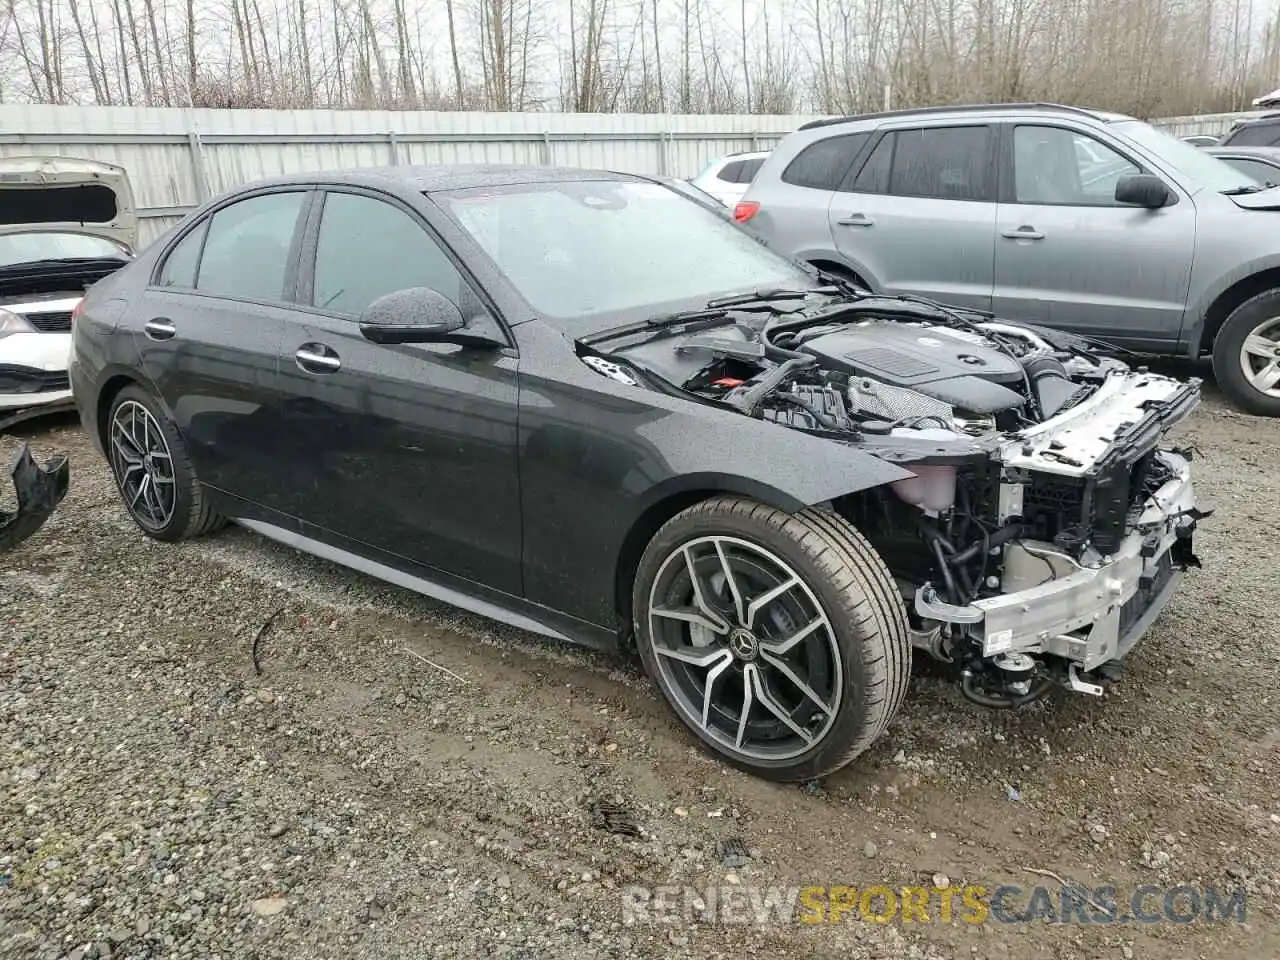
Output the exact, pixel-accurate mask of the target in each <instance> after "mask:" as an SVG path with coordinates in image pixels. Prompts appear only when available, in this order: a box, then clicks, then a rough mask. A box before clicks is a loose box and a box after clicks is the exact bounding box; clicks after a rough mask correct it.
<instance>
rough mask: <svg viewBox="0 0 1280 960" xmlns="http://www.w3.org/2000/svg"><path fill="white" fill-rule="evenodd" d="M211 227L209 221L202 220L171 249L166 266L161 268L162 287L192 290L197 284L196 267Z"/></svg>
mask: <svg viewBox="0 0 1280 960" xmlns="http://www.w3.org/2000/svg"><path fill="white" fill-rule="evenodd" d="M208 229H209V221H208V220H204V221H202V222H201V223H200V224H199V225H198V226H197V227H196V228H195V229H194V230H190V231H188V232H187V235H186V236H185V237H183V238H182V239H181V240H179V241H178V244H177V246H175V247H174V248H173V249H172V250H170V251H169V256H168V257H166V258H165V261H164V266H163V267H161V268H160V277H159V282H160V286H162V287H180V288H182V289H184V290H191V289H194V288H195V285H196V267H197V266H198V265H199V260H200V246H201V245H202V244H203V243H204V235H205V231H207V230H208Z"/></svg>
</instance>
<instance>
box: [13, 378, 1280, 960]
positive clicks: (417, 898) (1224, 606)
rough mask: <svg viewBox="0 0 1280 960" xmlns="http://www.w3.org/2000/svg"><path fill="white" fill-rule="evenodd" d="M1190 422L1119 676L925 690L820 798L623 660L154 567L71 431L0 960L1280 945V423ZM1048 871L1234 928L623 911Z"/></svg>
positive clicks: (319, 583) (186, 562)
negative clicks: (988, 703)
mask: <svg viewBox="0 0 1280 960" xmlns="http://www.w3.org/2000/svg"><path fill="white" fill-rule="evenodd" d="M1183 433H1184V434H1185V435H1186V436H1187V437H1188V438H1189V439H1191V440H1192V441H1194V442H1195V443H1196V444H1197V446H1198V447H1199V448H1200V450H1201V451H1202V452H1203V459H1201V460H1198V461H1197V467H1198V481H1199V485H1200V488H1201V491H1202V495H1203V496H1204V497H1205V498H1206V499H1207V500H1209V501H1210V503H1211V504H1213V505H1215V506H1216V507H1217V508H1218V513H1217V515H1216V516H1215V517H1213V518H1212V519H1211V520H1210V521H1208V522H1207V523H1205V524H1204V525H1203V526H1202V531H1203V532H1202V535H1201V537H1200V541H1199V544H1198V552H1199V553H1200V555H1201V556H1202V558H1203V560H1204V564H1205V565H1204V569H1203V570H1202V571H1200V572H1197V573H1194V574H1193V575H1191V576H1189V577H1188V579H1187V580H1186V581H1185V582H1184V586H1183V589H1182V590H1181V592H1180V594H1179V596H1178V597H1177V598H1176V599H1175V600H1174V602H1173V604H1172V605H1171V607H1170V608H1169V609H1168V611H1167V612H1166V614H1165V615H1164V617H1163V618H1162V619H1161V620H1160V621H1159V623H1158V624H1157V625H1156V627H1155V628H1154V630H1153V632H1152V633H1151V634H1150V635H1149V636H1148V638H1147V639H1146V641H1145V642H1144V644H1143V645H1142V646H1141V647H1140V648H1139V652H1138V653H1137V654H1136V655H1135V657H1134V660H1133V663H1132V665H1131V667H1130V668H1129V671H1128V674H1127V676H1126V678H1125V680H1124V682H1123V683H1122V684H1121V685H1119V686H1117V687H1116V688H1114V689H1113V690H1112V692H1110V693H1109V694H1108V695H1107V697H1105V698H1104V699H1103V700H1102V701H1095V700H1092V699H1091V698H1085V697H1067V696H1056V697H1055V698H1053V699H1052V700H1051V701H1050V702H1048V703H1047V704H1043V705H1036V706H1035V707H1033V708H1031V709H1028V710H1026V711H1021V712H1017V713H1014V714H1007V713H994V712H989V711H984V710H982V709H980V708H977V707H974V706H971V705H969V704H968V703H966V702H965V701H964V700H963V699H961V698H960V697H959V695H958V694H957V693H956V691H955V690H954V689H953V688H952V687H951V686H950V685H948V684H946V683H944V682H943V681H942V680H941V679H939V677H938V676H937V675H936V674H935V673H933V672H932V671H930V670H928V669H919V668H918V669H917V671H916V676H915V678H914V679H913V682H912V689H911V692H910V695H909V698H908V700H907V703H906V706H905V707H904V709H903V712H902V713H901V714H900V716H899V718H898V720H897V721H896V722H895V724H894V726H893V728H892V729H891V730H890V732H889V734H888V735H887V736H886V737H885V738H884V740H883V741H882V742H881V743H879V744H878V745H877V746H876V747H875V748H873V749H872V750H871V751H870V752H869V753H868V754H867V755H865V756H864V757H863V758H862V759H861V760H859V761H858V762H856V763H855V764H854V765H853V766H852V768H849V769H846V770H845V771H842V772H841V773H840V774H838V775H836V776H834V777H832V778H830V779H829V780H828V781H826V782H825V783H823V784H820V785H819V784H814V785H809V786H808V787H807V788H801V787H795V786H777V785H772V784H769V783H765V782H763V781H760V780H755V779H752V778H750V777H747V776H745V775H742V774H740V773H737V772H735V771H731V770H729V769H727V768H725V767H723V766H721V765H720V764H718V763H716V762H714V761H713V760H711V759H710V758H709V757H708V756H707V755H705V754H704V753H702V752H700V751H699V750H697V749H695V748H694V747H693V746H692V745H691V740H690V738H689V737H688V736H686V734H685V733H684V732H683V730H682V729H681V728H680V727H679V726H678V725H677V723H676V721H675V720H674V719H673V718H672V716H671V715H670V714H669V713H668V711H667V710H666V708H665V707H664V705H663V704H662V703H661V702H660V701H659V700H658V699H656V696H655V693H654V691H653V690H652V689H651V688H650V686H649V685H648V683H647V682H646V681H645V680H644V678H643V676H642V674H641V673H640V671H639V670H638V668H637V666H636V665H635V664H633V663H631V662H629V661H626V660H618V659H614V658H610V657H607V656H604V655H600V654H596V653H592V652H584V651H579V650H571V649H564V648H561V647H557V646H554V645H551V644H547V643H544V642H541V641H539V640H538V639H536V638H533V637H530V636H529V635H526V634H522V633H520V632H518V631H513V630H509V629H506V628H504V627H501V626H500V625H496V624H494V623H492V622H489V621H485V620H481V619H478V618H473V617H469V616H466V615H462V614H459V613H458V612H456V611H451V610H448V609H444V608H441V607H439V606H436V605H433V604H431V603H430V602H428V601H425V600H423V599H421V598H419V597H416V596H414V595H412V594H408V593H406V592H404V591H401V590H398V589H395V588H390V587H387V586H384V585H382V584H379V583H377V582H374V581H372V580H369V579H367V578H364V577H361V576H357V575H353V574H350V573H347V572H345V571H343V570H340V569H338V568H335V567H333V566H331V565H328V564H325V563H321V562H319V561H315V560H312V559H309V558H307V557H304V556H301V555H299V554H295V553H293V552H291V551H289V550H286V549H284V548H280V547H277V546H275V545H273V544H271V543H269V542H267V541H264V540H262V539H260V538H257V537H256V536H254V535H252V534H250V533H248V532H246V531H244V530H240V529H229V530H227V531H225V532H223V533H221V534H218V535H216V536H214V537H211V538H208V539H205V540H202V541H196V542H191V543H186V544H182V545H177V546H171V545H164V544H158V543H153V542H151V541H150V540H148V539H146V538H145V537H143V536H142V535H141V534H140V533H139V532H138V531H137V530H136V529H135V528H134V527H133V525H132V524H131V522H130V521H129V520H128V519H127V517H126V515H125V513H124V510H123V509H122V507H121V506H120V505H119V504H118V502H117V499H116V496H115V491H114V487H113V485H112V483H111V480H110V477H109V474H108V472H107V469H106V467H105V465H104V464H103V463H101V462H100V461H99V460H98V459H97V457H96V455H95V454H94V453H93V452H92V450H91V448H90V446H89V443H88V441H87V439H86V438H85V437H84V436H83V435H82V434H81V433H80V432H79V430H78V428H77V427H76V426H75V425H74V423H72V422H70V421H68V420H65V419H64V420H58V421H53V422H51V423H44V424H40V425H37V426H31V427H29V428H27V429H26V432H25V434H24V435H26V436H29V437H30V438H31V439H32V441H33V443H34V445H35V447H36V449H37V452H38V453H39V455H41V456H45V455H48V454H49V453H51V452H55V451H61V452H66V453H68V454H69V455H70V457H71V460H72V471H73V472H72V490H71V494H70V495H69V497H68V500H67V502H66V503H65V505H64V506H63V507H62V508H61V510H60V511H59V512H58V513H57V514H56V516H55V517H54V518H53V519H52V520H51V521H50V522H49V523H48V525H47V526H46V527H45V528H44V529H43V530H42V531H41V532H40V533H38V534H37V535H36V536H35V537H33V538H32V539H31V540H30V541H28V542H27V543H26V544H24V545H23V546H21V547H20V548H19V549H18V550H16V551H15V552H13V553H11V554H9V555H5V556H2V557H0V724H2V725H3V739H2V741H0V824H3V830H0V956H2V957H5V958H28V957H32V958H36V957H39V958H50V960H52V958H58V957H72V958H76V960H81V958H91V957H107V956H113V957H159V956H165V957H188V956H189V957H202V958H203V957H220V958H224V960H225V958H240V957H255V958H256V957H262V958H273V957H291V958H293V957H297V958H307V960H312V958H328V957H333V958H338V957H341V958H344V960H348V958H366V957H367V958H392V957H394V958H402V957H404V958H416V957H434V956H443V957H469V956H482V955H483V956H496V957H512V958H516V957H528V958H533V957H556V958H590V957H624V956H664V957H685V956H688V957H699V958H706V957H719V956H724V957H728V956H733V957H735V958H740V960H741V958H751V957H776V956H780V955H784V956H806V957H833V958H834V957H841V958H869V957H886V958H887V957H913V958H955V957H973V956H980V957H1005V956H1009V957H1019V958H1031V960H1035V958H1046V960H1047V958H1055V960H1061V958H1073V957H1090V958H1092V957H1117V958H1132V957H1135V956H1136V957H1140V958H1157V960H1159V958H1169V960H1173V958H1177V960H1188V958H1192V957H1203V958H1216V957H1222V956H1226V955H1232V956H1238V957H1249V958H1253V957H1257V958H1275V957H1277V956H1280V910H1278V908H1277V895H1278V894H1280V778H1278V777H1277V776H1276V773H1277V770H1280V763H1278V761H1280V697H1278V695H1277V688H1278V686H1280V683H1278V681H1280V641H1277V639H1276V633H1275V631H1274V627H1273V625H1274V623H1275V621H1276V619H1277V615H1278V614H1280V599H1278V594H1277V591H1276V588H1275V570H1276V558H1277V555H1278V551H1277V549H1276V530H1277V528H1278V527H1280V496H1278V490H1277V474H1278V471H1277V469H1276V468H1277V466H1278V465H1280V423H1278V422H1274V421H1265V420H1260V419H1256V418H1252V417H1247V416H1244V415H1240V414H1236V413H1233V412H1231V411H1229V410H1228V409H1227V408H1226V407H1225V405H1224V404H1223V403H1222V402H1221V401H1220V400H1219V399H1217V398H1216V396H1214V395H1212V394H1211V395H1210V396H1209V398H1208V400H1207V402H1206V405H1205V406H1204V407H1203V408H1202V409H1201V410H1200V411H1199V412H1197V414H1196V415H1195V417H1194V418H1193V420H1192V421H1191V422H1190V424H1189V426H1188V427H1187V428H1186V429H1184V430H1183ZM6 455H7V448H6ZM255 637H256V638H258V642H257V644H256V646H257V652H258V663H259V665H260V672H259V671H258V670H256V669H255V665H254V657H253V650H254V647H255ZM600 799H605V800H608V801H612V802H616V803H619V804H621V805H622V806H623V807H625V808H626V811H627V812H628V815H629V817H630V818H631V819H632V820H633V822H634V824H635V826H636V827H637V833H638V835H637V836H625V835H616V834H613V833H610V832H608V831H606V830H603V829H600V828H599V825H598V822H597V820H596V817H595V816H594V815H593V811H592V803H593V801H597V800H600ZM729 838H741V839H742V840H743V841H744V843H745V845H746V847H747V849H748V855H747V856H746V857H740V858H739V859H738V860H737V861H734V862H732V865H731V866H725V861H723V860H722V858H721V856H720V855H719V851H720V848H719V847H718V842H720V841H723V840H726V839H729ZM1029 868H1030V869H1029ZM1031 869H1034V870H1043V871H1051V872H1052V873H1054V874H1056V875H1057V876H1058V877H1062V878H1069V879H1072V880H1075V881H1078V882H1083V883H1085V884H1087V885H1089V886H1091V887H1092V886H1097V885H1101V884H1107V883H1110V884H1113V885H1115V886H1116V887H1117V888H1118V889H1119V890H1120V891H1122V893H1121V897H1122V898H1123V897H1124V896H1126V895H1127V894H1126V893H1125V891H1130V890H1132V889H1133V888H1136V887H1137V886H1138V885H1140V884H1145V883H1150V884H1158V885H1161V886H1171V885H1174V884H1179V883H1184V884H1193V885H1203V886H1215V887H1218V888H1222V889H1231V888H1235V887H1239V886H1243V887H1244V889H1245V890H1246V891H1247V894H1248V900H1247V917H1246V922H1245V923H1244V924H1240V923H1235V922H1232V923H1222V922H1217V923H1211V922H1205V921H1197V922H1194V923H1190V924H1185V925H1184V924H1175V923H1170V922H1164V923H1157V924H1150V925H1147V924H1142V925H1132V924H1130V925H1115V924H1109V925H1099V924H1081V923H1058V924H1054V923H1048V922H1045V921H1044V920H1037V921H1035V922H1033V923H1027V924H1011V925H1006V924H999V923H994V922H989V923H987V924H983V925H969V924H964V923H956V922H953V923H942V922H934V923H931V924H920V923H902V922H897V921H895V922H892V923H887V924H875V923H869V922H865V921H857V920H852V919H849V920H846V922H843V923H840V924H823V925H816V926H812V925H804V924H798V923H794V922H792V923H772V924H767V925H763V926H754V925H741V924H732V923H722V924H711V923H706V922H690V923H684V924H678V925H674V926H663V925H658V924H650V923H645V922H641V923H635V924H625V923H624V922H623V920H624V914H623V910H622V897H621V890H622V888H623V887H625V886H628V885H631V884H645V885H653V884H665V883H676V884H687V885H693V886H696V887H699V888H705V887H707V886H717V887H724V888H732V887H740V888H741V889H743V890H746V889H749V888H750V887H752V886H753V885H781V886H783V887H785V886H788V885H795V884H850V885H854V886H857V887H859V888H862V887H865V886H868V885H871V884H877V883H883V884H887V885H889V886H891V887H898V886H901V885H904V884H907V885H914V884H919V883H922V882H923V883H926V884H927V883H931V882H933V881H934V880H935V879H936V880H938V881H939V882H941V883H943V884H944V885H945V884H946V883H947V881H948V880H949V881H950V883H951V884H952V885H959V884H963V883H977V884H984V885H987V886H988V887H991V888H994V887H995V886H997V885H999V884H1000V883H1002V882H1008V883H1016V884H1019V885H1021V886H1023V887H1024V888H1027V887H1030V886H1033V885H1035V884H1037V883H1044V884H1047V885H1048V886H1050V887H1051V888H1053V889H1054V891H1055V895H1056V889H1057V884H1056V882H1052V881H1049V880H1046V879H1045V877H1044V875H1041V874H1033V873H1031V872H1030V870H1031ZM939 874H941V875H942V876H941V877H939V876H937V875H939ZM1156 902H1158V901H1156ZM935 916H936V913H935Z"/></svg>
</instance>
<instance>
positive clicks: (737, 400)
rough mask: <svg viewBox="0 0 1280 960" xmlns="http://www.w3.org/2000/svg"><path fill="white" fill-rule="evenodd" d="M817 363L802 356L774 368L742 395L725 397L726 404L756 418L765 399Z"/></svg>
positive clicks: (813, 358) (816, 360) (815, 360)
mask: <svg viewBox="0 0 1280 960" xmlns="http://www.w3.org/2000/svg"><path fill="white" fill-rule="evenodd" d="M817 362H818V358H817V357H810V356H807V355H804V354H801V355H800V356H797V357H795V358H793V359H791V360H788V361H787V362H786V363H782V364H779V365H778V366H776V367H774V368H773V369H772V370H770V371H769V372H768V373H766V374H765V375H764V376H763V377H761V378H760V381H759V382H758V383H755V384H753V385H752V386H750V387H748V388H747V389H745V390H743V391H742V392H741V393H739V394H729V395H727V396H725V398H724V402H725V403H727V404H728V405H729V406H731V407H734V408H735V409H737V410H738V412H740V413H744V414H746V415H747V416H748V417H754V416H755V415H756V412H757V411H758V410H759V408H760V404H761V403H762V402H763V401H764V398H765V397H767V396H768V395H769V394H770V393H772V392H773V391H774V390H776V389H777V388H778V386H779V385H781V384H782V383H783V382H784V381H786V380H788V379H790V377H791V376H792V375H793V374H796V373H799V372H800V371H801V370H804V369H805V368H807V367H812V366H813V365H814V364H816V363H817Z"/></svg>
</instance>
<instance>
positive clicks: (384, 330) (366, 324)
mask: <svg viewBox="0 0 1280 960" xmlns="http://www.w3.org/2000/svg"><path fill="white" fill-rule="evenodd" d="M466 326H467V324H466V321H465V320H463V319H462V311H460V310H459V309H458V307H457V305H456V304H455V303H454V302H453V301H452V300H450V299H449V298H448V297H446V296H445V295H444V294H442V293H440V292H439V291H436V290H432V289H431V288H430V287H410V288H409V289H407V290H396V291H395V292H394V293H388V294H386V295H384V296H381V297H379V298H378V299H377V300H374V301H373V302H372V303H370V304H369V305H368V306H367V307H365V308H364V312H363V313H362V314H361V315H360V332H361V333H362V334H364V338H365V339H366V340H370V341H372V342H373V343H385V344H391V343H458V344H464V345H468V346H497V345H498V344H497V342H496V341H495V340H493V338H492V337H487V336H484V335H482V334H473V333H469V332H467V331H466Z"/></svg>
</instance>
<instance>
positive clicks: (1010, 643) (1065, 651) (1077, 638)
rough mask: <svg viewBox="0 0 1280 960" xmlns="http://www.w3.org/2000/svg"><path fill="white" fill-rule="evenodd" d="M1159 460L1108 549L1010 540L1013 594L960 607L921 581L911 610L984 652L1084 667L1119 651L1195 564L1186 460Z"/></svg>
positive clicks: (1195, 514) (1196, 515) (1195, 515)
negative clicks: (1158, 471) (1149, 487)
mask: <svg viewBox="0 0 1280 960" xmlns="http://www.w3.org/2000/svg"><path fill="white" fill-rule="evenodd" d="M1161 457H1162V458H1163V459H1164V460H1165V462H1166V463H1167V464H1168V466H1169V467H1170V468H1171V469H1172V476H1171V478H1170V479H1169V480H1168V481H1167V482H1165V483H1164V484H1163V485H1162V486H1161V487H1160V489H1159V490H1157V491H1156V492H1155V494H1153V495H1152V496H1151V497H1150V498H1149V499H1148V500H1147V502H1146V505H1145V507H1144V508H1143V511H1142V514H1141V515H1140V516H1139V517H1137V518H1136V520H1135V521H1134V523H1133V524H1132V526H1131V528H1130V530H1131V532H1130V533H1129V534H1128V535H1127V536H1125V537H1124V539H1123V540H1122V541H1121V542H1120V544H1119V546H1118V548H1117V550H1116V551H1115V552H1114V553H1113V554H1111V555H1109V556H1106V557H1103V556H1100V555H1098V554H1097V553H1096V552H1091V553H1086V554H1085V556H1084V558H1083V559H1082V560H1077V559H1076V558H1074V557H1072V556H1071V555H1070V554H1069V553H1068V552H1067V551H1065V550H1063V549H1061V548H1059V547H1056V546H1054V545H1053V544H1049V543H1038V542H1034V541H1013V542H1011V543H1010V544H1009V545H1008V546H1007V548H1006V551H1005V577H1004V583H1005V586H1006V589H1009V591H1010V592H1007V593H1003V594H1000V595H998V596H994V597H988V598H985V599H982V600H977V601H975V602H973V603H971V604H967V605H964V606H957V605H953V604H949V603H945V602H942V601H941V600H940V599H939V598H938V596H937V594H936V592H935V591H934V589H933V587H932V586H931V585H930V584H925V585H924V586H922V587H921V588H920V589H919V590H917V591H916V596H915V610H916V613H917V614H918V615H919V616H920V617H921V618H922V619H923V620H925V621H926V622H928V621H933V622H937V623H942V624H947V625H950V627H951V630H952V633H953V635H955V634H959V635H961V636H964V637H968V638H969V639H970V640H971V641H972V642H973V645H974V646H975V647H977V648H978V649H979V650H980V652H981V656H982V657H983V658H991V657H998V656H1008V655H1012V654H1026V655H1033V656H1034V655H1041V656H1043V655H1048V656H1054V657H1060V658H1061V659H1062V660H1063V661H1065V662H1066V663H1067V664H1069V665H1075V667H1076V668H1077V669H1078V670H1080V671H1084V672H1089V671H1092V670H1094V669H1096V668H1098V667H1099V666H1101V665H1103V664H1105V663H1108V662H1110V661H1114V660H1118V659H1119V658H1121V657H1123V656H1124V655H1125V654H1126V653H1128V651H1129V650H1130V649H1132V647H1133V646H1134V645H1135V644H1136V643H1137V642H1138V641H1139V640H1140V639H1141V638H1142V636H1143V635H1144V634H1145V633H1146V632H1147V630H1148V629H1149V628H1150V626H1151V624H1152V622H1154V620H1155V619H1156V617H1157V616H1158V615H1159V613H1160V611H1161V610H1163V609H1164V607H1165V606H1166V605H1167V604H1168V602H1169V600H1170V598H1171V597H1172V596H1173V593H1174V591H1175V590H1176V589H1177V585H1178V581H1179V580H1180V579H1181V575H1182V571H1183V570H1184V569H1186V568H1187V567H1189V566H1198V565H1199V562H1198V561H1197V560H1196V558H1195V555H1194V553H1193V552H1192V549H1191V548H1192V535H1193V533H1194V530H1195V526H1196V522H1197V521H1198V520H1199V519H1200V518H1201V517H1203V516H1206V514H1205V513H1203V512H1202V511H1200V509H1199V508H1198V506H1197V504H1196V500H1195V493H1194V491H1193V489H1192V485H1191V474H1190V466H1189V465H1188V463H1187V461H1186V460H1185V459H1184V458H1183V457H1181V456H1179V455H1177V454H1174V453H1171V452H1167V451H1162V453H1161ZM1037 571H1039V572H1037ZM1027 584H1032V585H1029V586H1028V585H1027Z"/></svg>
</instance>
